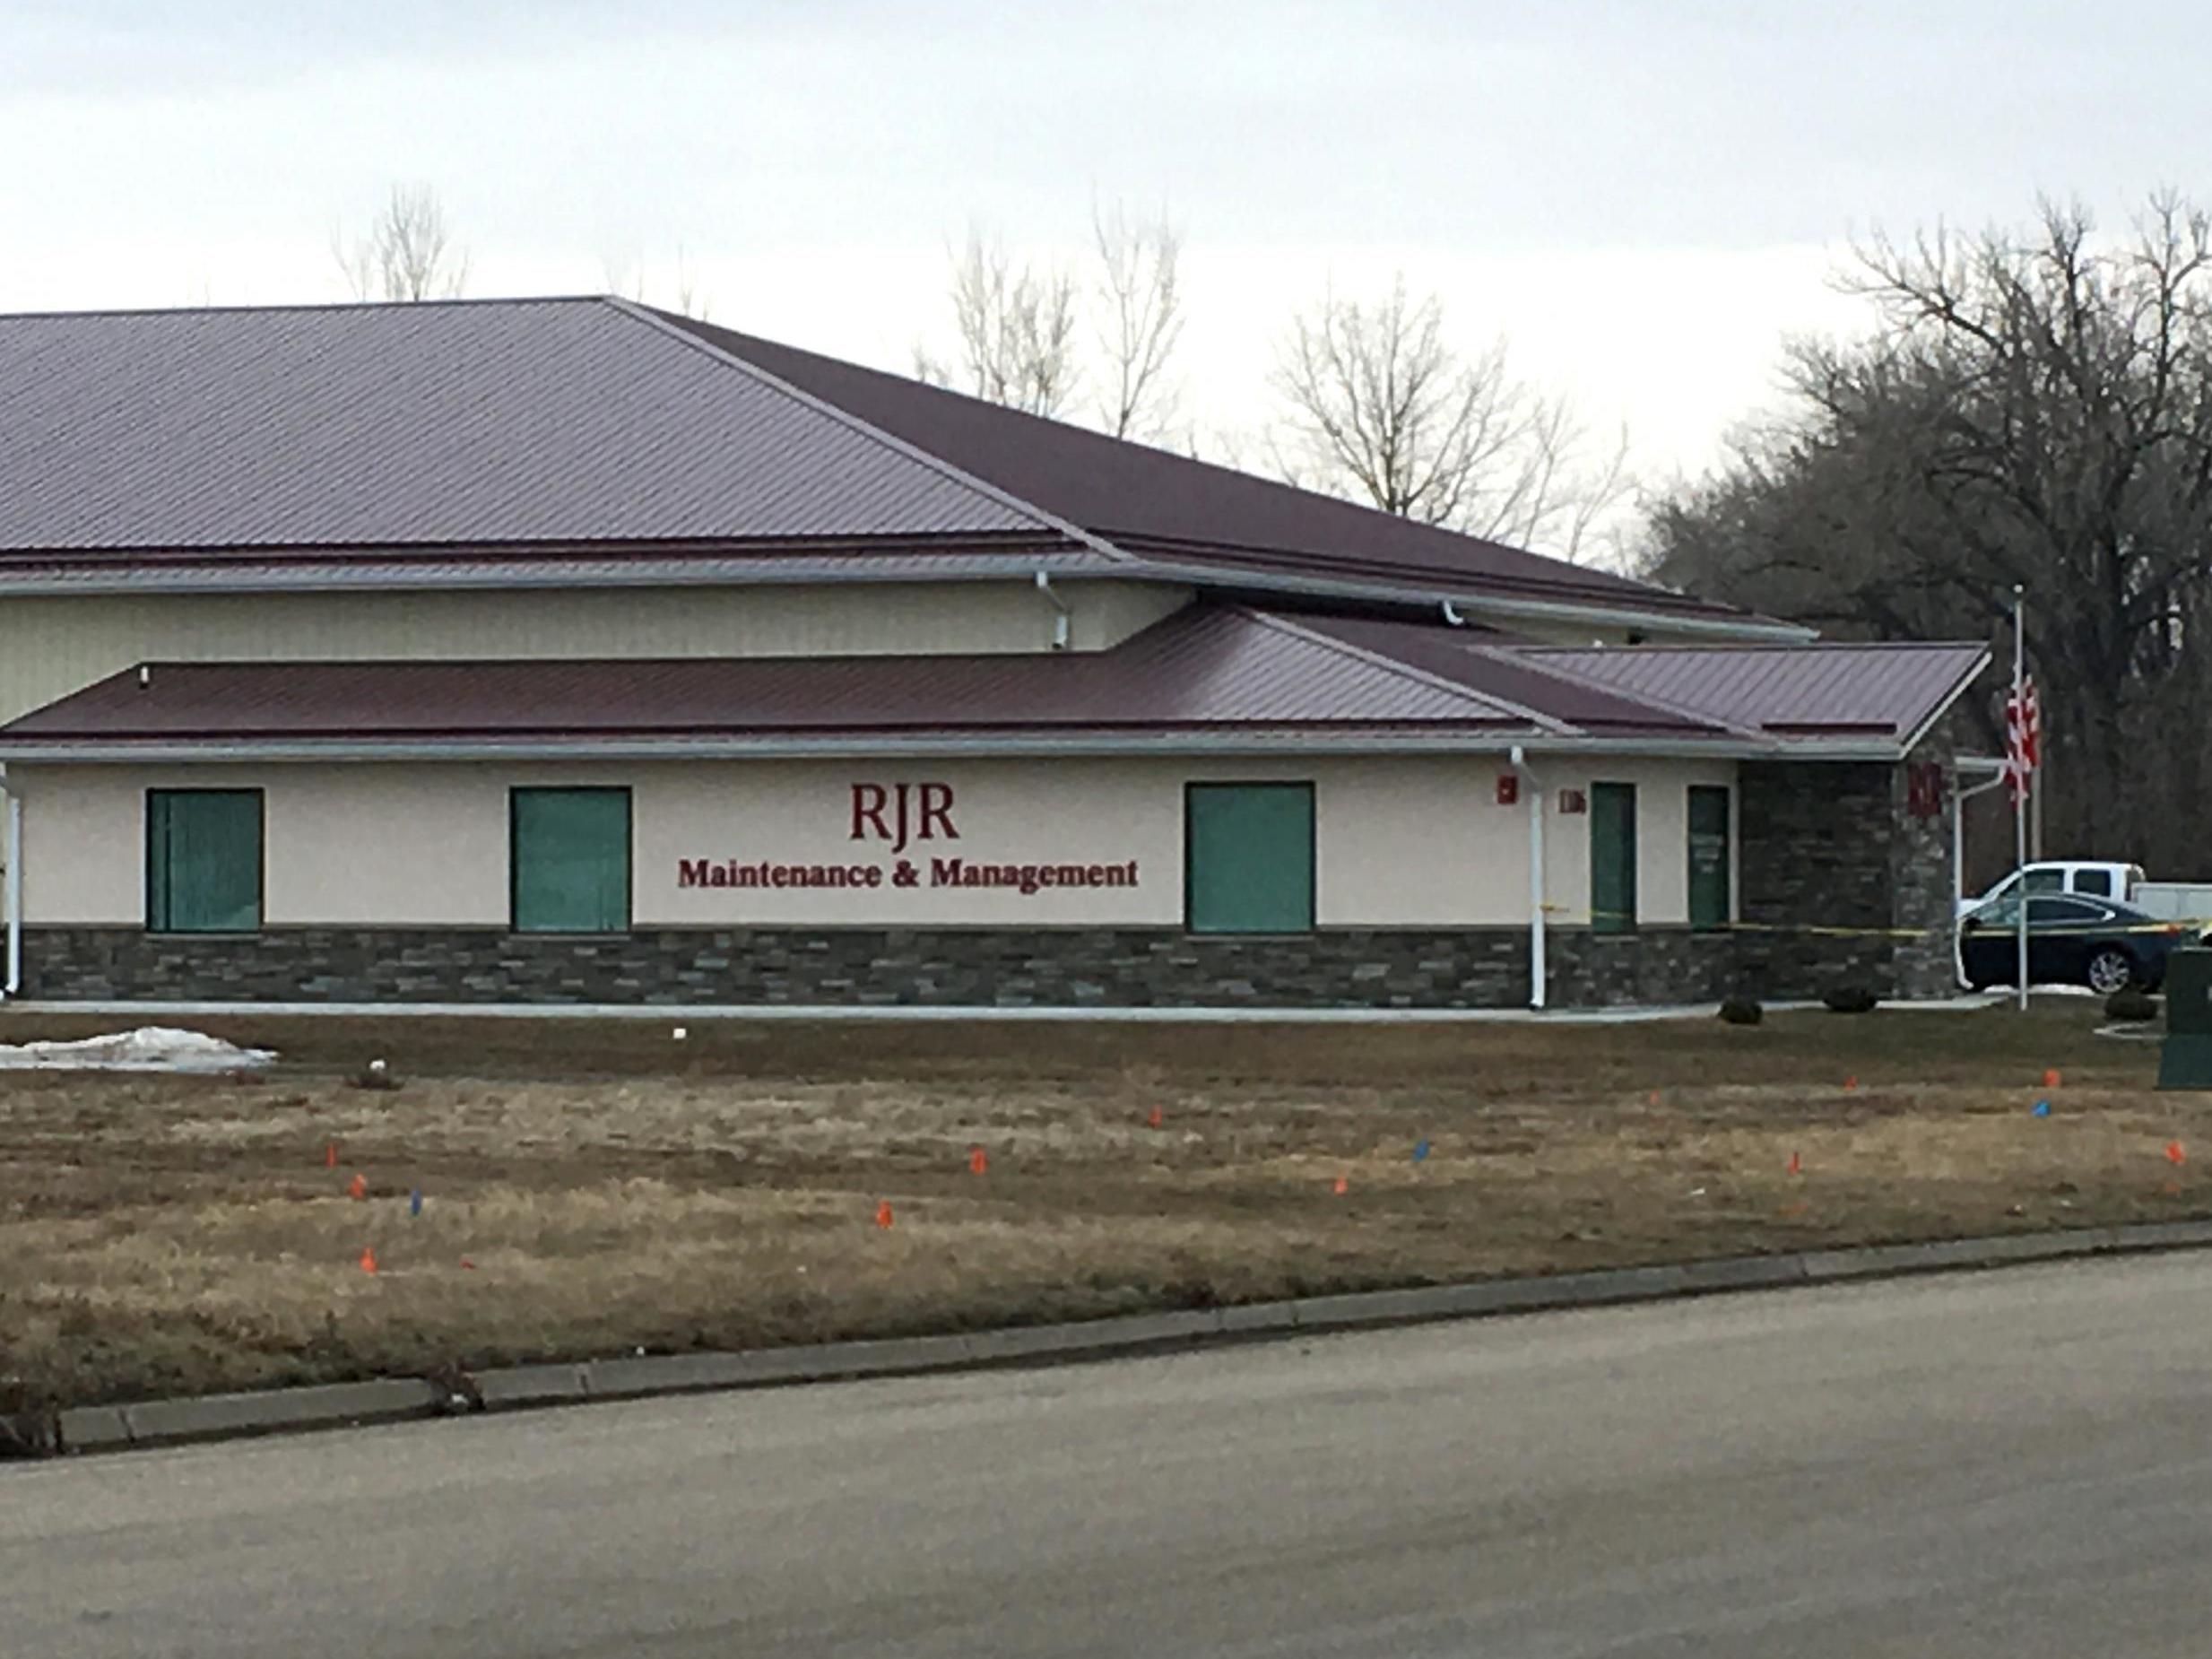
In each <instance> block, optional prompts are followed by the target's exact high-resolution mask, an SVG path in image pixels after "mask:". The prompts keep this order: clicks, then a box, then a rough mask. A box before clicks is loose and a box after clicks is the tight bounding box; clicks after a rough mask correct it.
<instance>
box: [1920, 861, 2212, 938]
mask: <svg viewBox="0 0 2212 1659" xmlns="http://www.w3.org/2000/svg"><path fill="white" fill-rule="evenodd" d="M2023 875H2025V877H2026V878H2027V890H2028V891H2029V892H2031V893H2079V894H2080V895H2082V896H2083V897H2084V898H2086V899H2119V900H2120V901H2121V903H2122V904H2131V905H2133V906H2134V907H2135V908H2137V909H2138V910H2141V911H2143V912H2145V913H2146V914H2147V915H2150V916H2156V917H2158V918H2159V919H2160V920H2161V921H2170V922H2205V923H2208V924H2212V882H2151V881H2146V880H2145V879H2144V876H2143V866H2142V865H2140V864H2114V863H2112V862H2110V861H2102V860H2097V859H2091V858H2053V859H2045V860H2041V861H2039V862H2037V863H2035V864H2030V865H2028V866H2027V868H2026V869H2025V871H2017V870H2016V871H2014V872H2013V873H2011V874H2009V875H2008V876H2006V877H2005V879H2004V880H2003V881H2001V882H1998V883H1997V885H1996V886H1994V887H1992V888H1991V889H1990V890H1989V891H1988V892H1986V893H1981V894H1978V895H1976V896H1975V897H1973V898H1971V899H1960V900H1959V901H1958V913H1959V915H1961V916H1965V914H1966V913H1967V912H1968V911H1970V910H1978V909H1980V908H1982V906H1983V905H1985V904H1991V903H1993V902H1995V901H1996V900H1997V899H2003V898H2005V897H2007V896H2008V894H2010V893H2011V892H2012V891H2013V890H2015V889H2016V888H2017V887H2018V885H2019V883H2020V879H2021V877H2022V876H2023Z"/></svg>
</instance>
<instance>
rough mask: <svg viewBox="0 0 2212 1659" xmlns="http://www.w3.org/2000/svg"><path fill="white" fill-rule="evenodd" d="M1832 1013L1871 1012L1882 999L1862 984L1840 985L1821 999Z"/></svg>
mask: <svg viewBox="0 0 2212 1659" xmlns="http://www.w3.org/2000/svg"><path fill="white" fill-rule="evenodd" d="M1820 1000H1821V1001H1822V1002H1823V1003H1826V1004H1827V1006H1828V1012H1830V1013H1837V1014H1870V1013H1872V1012H1874V1004H1875V1003H1878V1002H1880V1001H1881V1000H1882V999H1881V998H1880V997H1878V996H1877V995H1874V993H1873V992H1872V991H1870V990H1869V989H1868V988H1867V987H1866V986H1862V985H1839V986H1835V988H1834V989H1833V990H1831V991H1829V992H1828V993H1827V995H1825V996H1823V997H1822V998H1821V999H1820Z"/></svg>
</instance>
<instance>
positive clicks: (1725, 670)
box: [1521, 644, 1988, 738]
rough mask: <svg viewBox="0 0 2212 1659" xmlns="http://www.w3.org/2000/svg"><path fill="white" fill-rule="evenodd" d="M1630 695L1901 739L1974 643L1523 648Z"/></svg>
mask: <svg viewBox="0 0 2212 1659" xmlns="http://www.w3.org/2000/svg"><path fill="white" fill-rule="evenodd" d="M1521 655H1522V656H1526V657H1528V658H1529V659H1530V660H1531V662H1537V663H1542V664H1550V665H1552V666H1555V667H1559V668H1564V669H1566V670H1568V671H1570V672H1572V673H1574V674H1576V675H1578V676H1580V677H1582V678H1583V679H1585V680H1590V681H1594V682H1598V683H1600V684H1602V685H1605V686H1608V687H1610V688H1611V689H1613V690H1615V691H1621V692H1624V693H1626V695H1628V696H1631V697H1650V698H1655V699H1660V700H1661V701H1662V702H1666V703H1669V704H1671V705H1673V706H1675V707H1676V708H1683V709H1687V710H1691V711H1694V712H1696V713H1698V714H1702V715H1705V716H1706V717H1709V718H1711V719H1713V720H1717V721H1722V722H1725V723H1728V724H1730V725H1739V726H1749V727H1752V728H1754V729H1756V730H1759V731H1763V732H1765V733H1768V734H1771V735H1774V736H1776V737H1791V736H1806V737H1817V736H1836V735H1843V734H1868V733H1878V734H1883V735H1887V736H1894V737H1899V738H1903V737H1907V736H1910V735H1911V734H1913V733H1914V732H1916V731H1918V730H1919V729H1920V727H1921V725H1924V724H1925V723H1926V722H1927V721H1928V720H1929V719H1930V718H1931V717H1934V716H1935V715H1936V714H1938V713H1939V712H1940V711H1941V710H1942V709H1943V708H1944V707H1945V706H1946V705H1947V703H1949V702H1950V700H1951V699H1953V698H1954V697H1956V695H1957V694H1958V692H1959V691H1962V690H1963V689H1964V688H1965V685H1966V683H1967V682H1968V681H1970V680H1971V679H1972V678H1973V675H1974V674H1975V673H1976V672H1977V671H1978V670H1979V669H1980V668H1981V666H1982V663H1983V661H1984V660H1985V659H1986V658H1987V656H1988V651H1987V649H1986V647H1982V646H1979V645H1961V644H1930V645H1806V646H1789V647H1776V648H1771V649H1770V648H1768V647H1752V646H1732V647H1655V646H1624V647H1610V648H1600V649H1593V650H1551V649H1542V648H1529V649H1524V650H1523V651H1522V653H1521Z"/></svg>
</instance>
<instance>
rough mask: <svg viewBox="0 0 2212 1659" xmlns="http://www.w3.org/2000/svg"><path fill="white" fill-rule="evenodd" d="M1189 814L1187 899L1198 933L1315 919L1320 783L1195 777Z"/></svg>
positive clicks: (1300, 928) (1271, 929) (1280, 930)
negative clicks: (1242, 781) (1316, 790)
mask: <svg viewBox="0 0 2212 1659" xmlns="http://www.w3.org/2000/svg"><path fill="white" fill-rule="evenodd" d="M1184 866H1185V867H1184V908H1185V913H1186V915H1187V916H1188V918H1189V925H1190V929H1191V931H1192V932H1193V933H1194V934H1302V933H1305V932H1307V931H1308V930H1309V929H1311V928H1312V927H1313V925H1314V786H1313V785H1311V784H1193V785H1191V786H1190V787H1189V790H1188V793H1187V795H1185V798H1184Z"/></svg>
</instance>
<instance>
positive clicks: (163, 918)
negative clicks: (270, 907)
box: [146, 789, 261, 934]
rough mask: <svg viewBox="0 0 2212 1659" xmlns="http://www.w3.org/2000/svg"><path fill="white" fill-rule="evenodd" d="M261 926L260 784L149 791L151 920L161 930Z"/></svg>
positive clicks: (227, 930) (244, 930) (243, 930)
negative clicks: (224, 787)
mask: <svg viewBox="0 0 2212 1659" xmlns="http://www.w3.org/2000/svg"><path fill="white" fill-rule="evenodd" d="M260 925H261V791H260V790H258V789H155V790H152V791H150V792H149V793H148V794H147V796H146V926H147V927H148V928H149V929H150V930H151V931H152V932H154V933H157V934H250V933H253V932H254V931H256V929H257V928H259V927H260Z"/></svg>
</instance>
